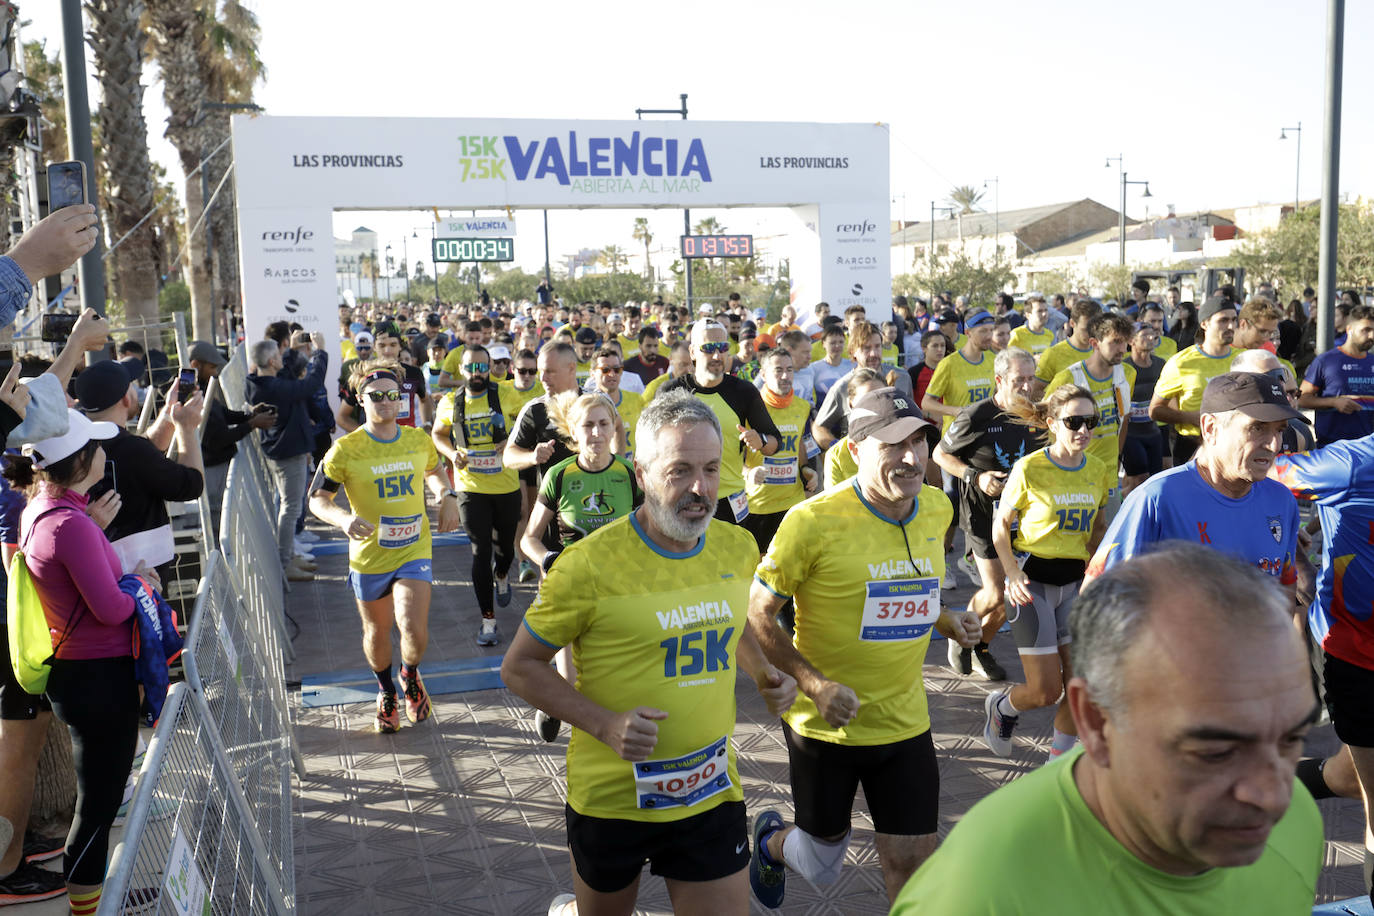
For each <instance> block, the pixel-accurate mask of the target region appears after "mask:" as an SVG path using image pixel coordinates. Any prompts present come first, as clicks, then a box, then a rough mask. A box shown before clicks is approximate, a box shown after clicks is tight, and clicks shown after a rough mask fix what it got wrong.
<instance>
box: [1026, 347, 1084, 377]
mask: <svg viewBox="0 0 1374 916" xmlns="http://www.w3.org/2000/svg"><path fill="white" fill-rule="evenodd" d="M1092 351H1093V348H1092V347H1089V348H1088V349H1086V350H1080V349H1078V348H1077V347H1075V346H1074V345H1073V344H1071V343H1069V342H1068V341H1067V340H1061V341H1059V343H1057V344H1055V345H1054V346H1052V347H1050V348H1049V349H1048V350H1046V351H1045V352H1043V353H1041V354H1040V358H1039V359H1038V360H1037V361H1036V363H1035V377H1036V378H1038V379H1040V381H1042V382H1048V381H1050V379H1052V378H1054V377H1055V376H1056V375H1058V374H1059V373H1060V371H1062V370H1064V369H1067V368H1068V367H1069V366H1071V365H1073V364H1074V363H1076V362H1078V361H1079V360H1084V359H1087V358H1088V354H1090V353H1092Z"/></svg>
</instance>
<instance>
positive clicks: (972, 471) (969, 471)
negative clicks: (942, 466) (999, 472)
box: [964, 467, 982, 487]
mask: <svg viewBox="0 0 1374 916" xmlns="http://www.w3.org/2000/svg"><path fill="white" fill-rule="evenodd" d="M981 473H982V471H979V470H978V469H977V468H975V467H966V468H964V483H966V484H968V485H969V486H970V487H976V486H978V475H979V474H981Z"/></svg>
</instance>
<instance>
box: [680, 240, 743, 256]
mask: <svg viewBox="0 0 1374 916" xmlns="http://www.w3.org/2000/svg"><path fill="white" fill-rule="evenodd" d="M682 256H683V257H684V258H752V257H753V256H754V237H753V236H752V235H684V236H683V237H682Z"/></svg>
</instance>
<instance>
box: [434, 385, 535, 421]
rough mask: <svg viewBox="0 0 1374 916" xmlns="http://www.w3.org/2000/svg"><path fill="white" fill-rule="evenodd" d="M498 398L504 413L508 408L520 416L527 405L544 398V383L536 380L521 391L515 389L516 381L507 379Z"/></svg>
mask: <svg viewBox="0 0 1374 916" xmlns="http://www.w3.org/2000/svg"><path fill="white" fill-rule="evenodd" d="M497 396H498V397H499V398H500V399H501V410H502V412H505V410H506V408H508V407H509V408H510V409H511V410H513V411H514V412H515V416H519V415H520V410H521V409H522V408H523V407H524V406H525V405H526V404H528V403H529V402H530V401H533V400H534V399H535V398H538V397H543V396H544V383H543V382H541V381H539V380H538V379H535V380H534V384H533V385H531V386H530V387H528V388H526V389H525V390H524V391H521V390H520V389H519V388H516V387H515V382H514V381H512V380H510V379H505V380H504V381H502V382H501V387H500V389H499V392H498V394H497ZM450 425H451V424H450Z"/></svg>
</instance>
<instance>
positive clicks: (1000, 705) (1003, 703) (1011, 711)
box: [997, 690, 1019, 718]
mask: <svg viewBox="0 0 1374 916" xmlns="http://www.w3.org/2000/svg"><path fill="white" fill-rule="evenodd" d="M997 713H998V715H1002V716H1010V717H1013V718H1014V717H1015V716H1017V715H1019V713H1018V712H1017V709H1016V707H1015V706H1013V705H1011V691H1010V690H1008V691H1007V692H1006V693H1004V694H1002V696H1001V698H1000V699H998V701H997Z"/></svg>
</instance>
